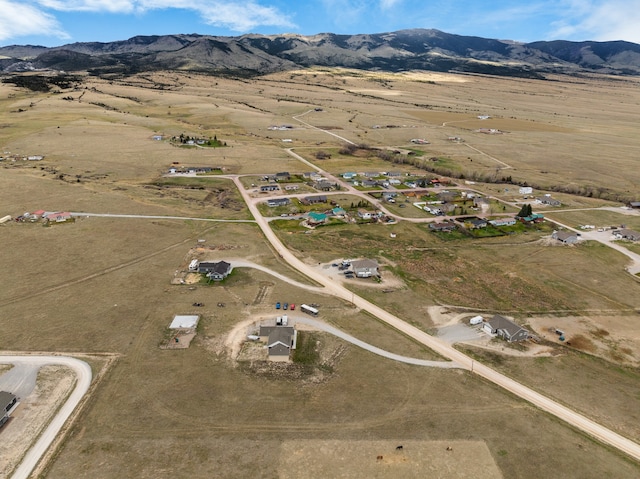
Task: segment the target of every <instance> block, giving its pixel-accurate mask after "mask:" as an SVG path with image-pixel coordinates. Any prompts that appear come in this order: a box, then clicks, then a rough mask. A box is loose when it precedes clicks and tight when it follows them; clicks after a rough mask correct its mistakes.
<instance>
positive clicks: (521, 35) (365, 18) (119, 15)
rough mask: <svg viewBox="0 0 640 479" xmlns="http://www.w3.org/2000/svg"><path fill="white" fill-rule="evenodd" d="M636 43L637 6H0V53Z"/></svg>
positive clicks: (562, 2) (424, 2) (206, 2)
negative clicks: (155, 42)
mask: <svg viewBox="0 0 640 479" xmlns="http://www.w3.org/2000/svg"><path fill="white" fill-rule="evenodd" d="M407 28H436V29H438V30H442V31H445V32H448V33H456V34H459V35H476V36H481V37H488V38H499V39H509V40H516V41H524V42H529V41H535V40H556V39H563V40H574V41H581V40H597V41H605V40H627V41H631V42H636V43H640V0H524V1H523V0H511V1H508V0H491V1H489V0H464V1H463V0H287V1H285V0H0V46H4V45H13V44H18V45H23V44H31V45H44V46H56V45H63V44H65V43H72V42H88V41H98V42H109V41H115V40H126V39H127V38H130V37H132V36H135V35H165V34H174V33H200V34H206V35H224V36H228V35H231V36H236V35H242V34H244V33H262V34H277V33H300V34H303V35H312V34H315V33H322V32H333V33H346V34H352V33H381V32H389V31H395V30H402V29H407Z"/></svg>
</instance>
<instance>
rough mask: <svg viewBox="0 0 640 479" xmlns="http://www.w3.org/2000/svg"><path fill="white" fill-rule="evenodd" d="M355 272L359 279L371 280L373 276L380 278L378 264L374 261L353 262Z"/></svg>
mask: <svg viewBox="0 0 640 479" xmlns="http://www.w3.org/2000/svg"><path fill="white" fill-rule="evenodd" d="M351 267H352V268H353V272H354V273H355V275H356V277H358V278H370V277H371V276H380V273H379V272H378V262H377V261H374V260H372V259H361V260H357V261H352V262H351Z"/></svg>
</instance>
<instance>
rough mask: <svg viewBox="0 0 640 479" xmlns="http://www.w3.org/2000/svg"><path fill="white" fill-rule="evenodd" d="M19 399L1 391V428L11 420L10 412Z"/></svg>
mask: <svg viewBox="0 0 640 479" xmlns="http://www.w3.org/2000/svg"><path fill="white" fill-rule="evenodd" d="M17 400H18V399H17V398H16V397H15V395H13V394H11V393H8V392H6V391H0V427H2V426H4V425H5V423H6V422H7V421H8V420H9V414H8V413H9V411H11V408H12V407H13V406H14V405H15V403H16V401H17Z"/></svg>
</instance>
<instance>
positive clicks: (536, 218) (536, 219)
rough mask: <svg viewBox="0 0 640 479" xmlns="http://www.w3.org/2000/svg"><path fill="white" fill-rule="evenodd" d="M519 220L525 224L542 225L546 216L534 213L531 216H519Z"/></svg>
mask: <svg viewBox="0 0 640 479" xmlns="http://www.w3.org/2000/svg"><path fill="white" fill-rule="evenodd" d="M518 219H519V220H520V221H522V222H523V223H527V224H530V223H542V222H543V221H544V215H542V214H540V213H533V214H531V215H529V216H519V217H518Z"/></svg>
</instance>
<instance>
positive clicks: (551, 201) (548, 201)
mask: <svg viewBox="0 0 640 479" xmlns="http://www.w3.org/2000/svg"><path fill="white" fill-rule="evenodd" d="M536 202H538V203H541V204H543V205H547V206H560V205H561V204H562V203H560V201H559V200H554V199H553V198H551V195H544V196H541V197H539V198H536Z"/></svg>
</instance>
